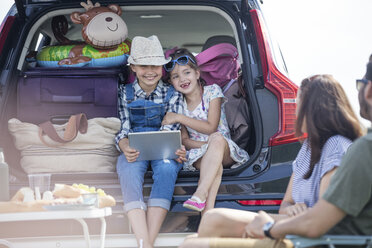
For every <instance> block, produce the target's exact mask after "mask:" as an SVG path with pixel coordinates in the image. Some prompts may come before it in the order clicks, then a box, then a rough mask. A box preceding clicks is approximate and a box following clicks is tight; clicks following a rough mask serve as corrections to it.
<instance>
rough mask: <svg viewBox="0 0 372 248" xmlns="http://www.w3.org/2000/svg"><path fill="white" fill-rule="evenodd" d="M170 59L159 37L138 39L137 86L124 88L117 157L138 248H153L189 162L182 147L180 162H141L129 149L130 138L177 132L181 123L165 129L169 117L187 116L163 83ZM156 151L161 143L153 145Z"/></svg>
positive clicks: (133, 58)
mask: <svg viewBox="0 0 372 248" xmlns="http://www.w3.org/2000/svg"><path fill="white" fill-rule="evenodd" d="M169 61H170V59H165V57H164V53H163V48H162V46H161V44H160V41H159V40H158V37H157V36H155V35H153V36H150V37H148V38H146V37H141V36H136V37H134V38H133V41H132V47H131V53H130V56H129V58H128V62H129V64H130V67H131V70H132V71H133V72H135V73H136V81H134V82H133V83H132V84H126V85H122V86H120V88H119V117H120V119H121V129H120V131H119V133H118V134H117V136H116V144H117V148H118V150H119V151H121V152H122V154H121V155H120V156H119V158H118V162H117V173H118V176H119V181H120V186H121V191H122V194H123V202H124V211H125V212H126V213H127V216H128V219H129V221H130V223H131V226H132V230H133V232H134V234H135V235H136V239H137V243H138V246H139V247H143V248H148V247H153V243H154V241H155V239H156V236H157V235H158V232H159V230H160V227H161V225H162V223H163V221H164V219H165V216H166V214H167V211H168V210H169V208H170V204H171V201H172V196H173V191H174V185H175V182H176V179H177V175H178V172H179V171H180V170H181V168H182V164H181V162H182V161H185V156H186V150H185V148H184V147H183V148H182V149H179V150H178V151H177V152H176V155H178V159H176V160H173V159H169V160H168V159H160V160H146V161H145V160H140V161H137V158H138V156H139V153H140V151H137V150H135V149H133V148H131V147H130V146H129V141H128V133H130V132H147V131H159V130H178V129H180V124H179V123H175V124H171V125H161V121H162V119H163V117H164V114H165V113H166V112H174V113H178V114H182V113H183V97H182V95H181V94H180V93H179V92H177V91H175V89H174V88H173V86H170V85H169V84H165V83H164V82H163V81H162V80H161V77H162V72H163V71H162V68H163V65H164V64H166V63H168V62H169ZM153 145H154V146H156V144H153ZM149 165H151V168H152V172H153V176H152V178H153V179H154V183H153V184H152V188H151V194H150V196H149V199H148V200H147V202H145V201H144V197H143V193H142V191H143V183H144V177H145V173H146V171H147V169H148V166H149Z"/></svg>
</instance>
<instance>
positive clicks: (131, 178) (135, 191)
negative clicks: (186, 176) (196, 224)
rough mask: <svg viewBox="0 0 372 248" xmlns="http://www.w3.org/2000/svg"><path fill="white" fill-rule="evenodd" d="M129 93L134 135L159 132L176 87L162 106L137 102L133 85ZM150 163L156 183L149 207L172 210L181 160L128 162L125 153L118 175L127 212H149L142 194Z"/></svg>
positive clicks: (148, 101)
mask: <svg viewBox="0 0 372 248" xmlns="http://www.w3.org/2000/svg"><path fill="white" fill-rule="evenodd" d="M125 92H126V94H125V97H126V101H127V103H128V104H127V108H128V112H129V121H130V125H131V129H130V132H143V131H158V130H159V129H160V127H161V121H162V119H163V117H164V115H165V105H166V104H167V103H168V102H169V100H170V98H171V97H172V95H173V93H174V88H173V86H170V87H169V89H168V92H167V95H166V98H165V101H164V102H163V103H162V104H157V103H154V102H153V101H150V100H145V99H137V100H134V88H133V86H132V84H128V85H126V86H125ZM154 145H156V144H154ZM149 164H151V168H152V171H153V176H152V178H153V180H154V183H153V185H152V188H151V194H150V197H149V199H148V202H147V206H149V207H162V208H164V209H167V210H169V207H170V203H171V200H172V196H173V191H174V185H175V182H176V179H177V175H178V172H179V171H180V169H181V168H182V166H181V165H180V164H179V163H178V162H177V161H175V160H168V159H161V160H151V161H135V162H128V161H127V159H126V157H125V155H124V154H121V155H120V156H119V158H118V162H117V173H118V175H119V180H120V185H121V191H122V194H123V202H124V210H125V211H126V212H128V211H130V210H132V209H138V208H139V209H144V210H146V209H147V206H146V204H145V202H144V200H143V193H142V191H143V183H144V176H145V173H146V171H147V168H148V166H149Z"/></svg>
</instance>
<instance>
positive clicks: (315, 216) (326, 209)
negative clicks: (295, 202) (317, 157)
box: [246, 62, 372, 239]
mask: <svg viewBox="0 0 372 248" xmlns="http://www.w3.org/2000/svg"><path fill="white" fill-rule="evenodd" d="M356 83H357V89H358V91H359V95H358V98H359V105H360V115H361V116H362V117H363V118H365V119H367V120H369V121H371V122H372V62H369V63H368V64H367V73H366V75H365V76H364V78H363V79H360V80H357V81H356ZM371 175H372V129H371V128H369V129H368V134H367V135H365V136H363V137H361V138H359V139H358V140H356V141H355V142H354V144H353V145H352V146H351V147H350V148H349V150H348V151H347V153H346V154H345V155H344V157H343V159H342V162H341V165H340V167H339V169H338V170H337V172H336V173H335V174H334V175H333V177H332V179H331V182H330V184H329V187H328V189H327V191H326V192H325V193H324V195H323V197H322V199H320V200H319V201H318V202H317V203H316V204H315V206H314V207H313V208H311V209H309V210H308V211H306V212H304V213H303V214H300V215H297V216H295V217H292V218H287V219H284V220H280V221H277V222H274V220H273V219H272V218H271V217H270V216H269V215H268V214H267V213H265V212H264V211H260V212H259V214H258V215H257V217H256V218H255V219H254V220H253V221H252V222H251V223H250V224H249V225H247V226H246V235H247V236H248V237H254V238H264V237H269V238H274V239H276V238H283V237H285V235H287V234H295V235H300V236H305V237H310V238H316V237H319V236H321V235H323V234H343V235H372V176H371Z"/></svg>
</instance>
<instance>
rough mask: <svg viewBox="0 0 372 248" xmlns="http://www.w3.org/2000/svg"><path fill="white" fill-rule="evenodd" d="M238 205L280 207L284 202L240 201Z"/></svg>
mask: <svg viewBox="0 0 372 248" xmlns="http://www.w3.org/2000/svg"><path fill="white" fill-rule="evenodd" d="M238 203H239V204H241V205H244V206H280V204H281V203H282V200H240V201H238Z"/></svg>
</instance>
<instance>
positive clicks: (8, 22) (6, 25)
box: [0, 16, 15, 54]
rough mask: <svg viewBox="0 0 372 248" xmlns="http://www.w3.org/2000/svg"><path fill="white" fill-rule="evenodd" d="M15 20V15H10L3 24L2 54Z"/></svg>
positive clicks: (0, 41) (0, 39)
mask: <svg viewBox="0 0 372 248" xmlns="http://www.w3.org/2000/svg"><path fill="white" fill-rule="evenodd" d="M14 20H15V16H8V17H7V18H6V20H5V21H4V22H3V23H2V24H1V27H0V54H2V51H3V48H4V44H5V41H6V38H7V37H8V34H9V32H10V29H11V27H12V26H13V23H14Z"/></svg>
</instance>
